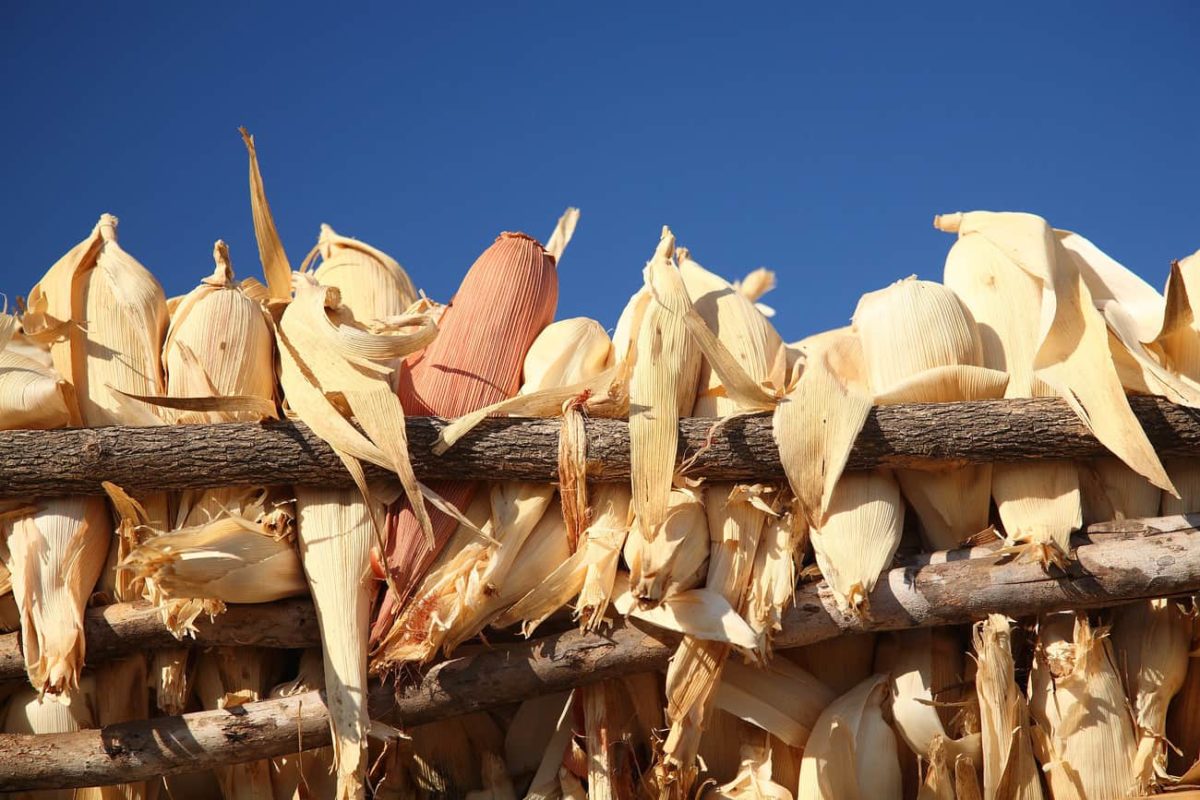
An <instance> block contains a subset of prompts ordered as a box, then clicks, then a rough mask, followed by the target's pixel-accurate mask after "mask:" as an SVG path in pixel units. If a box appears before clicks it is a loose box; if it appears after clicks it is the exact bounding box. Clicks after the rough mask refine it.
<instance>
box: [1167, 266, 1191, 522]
mask: <svg viewBox="0 0 1200 800" xmlns="http://www.w3.org/2000/svg"><path fill="white" fill-rule="evenodd" d="M1177 267H1178V273H1179V279H1180V280H1181V281H1182V283H1183V285H1184V287H1185V289H1186V291H1187V295H1188V297H1193V298H1198V299H1200V251H1197V252H1196V253H1194V254H1192V255H1190V256H1188V257H1187V258H1183V259H1180V260H1179V263H1178V265H1177ZM1160 346H1161V348H1162V351H1163V356H1164V359H1165V360H1166V361H1167V363H1169V364H1170V365H1171V366H1172V367H1173V368H1174V369H1176V370H1178V372H1179V373H1180V374H1181V375H1183V376H1185V377H1187V378H1190V379H1192V380H1193V381H1200V320H1197V319H1195V318H1193V319H1192V322H1191V324H1189V325H1187V326H1184V327H1181V328H1180V329H1179V330H1177V331H1174V332H1173V333H1172V334H1171V335H1169V336H1166V337H1163V339H1162V340H1161V341H1160ZM1166 467H1167V473H1168V474H1169V475H1170V476H1171V482H1172V483H1174V484H1175V489H1176V490H1177V491H1178V493H1179V496H1178V497H1175V496H1174V495H1172V494H1171V493H1170V492H1163V493H1162V513H1164V514H1192V513H1195V512H1197V511H1200V463H1197V462H1196V461H1195V460H1193V459H1182V458H1173V459H1169V460H1168V461H1166Z"/></svg>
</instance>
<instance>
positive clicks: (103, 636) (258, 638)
mask: <svg viewBox="0 0 1200 800" xmlns="http://www.w3.org/2000/svg"><path fill="white" fill-rule="evenodd" d="M196 628H197V633H196V636H195V638H192V637H190V636H189V637H186V638H184V639H183V640H182V641H180V640H178V639H176V638H175V637H174V636H172V635H171V632H170V631H168V630H167V627H166V626H165V625H163V623H162V619H161V618H160V617H159V612H158V610H157V609H156V608H155V607H154V606H152V605H150V604H149V603H145V602H140V603H116V604H114V605H108V606H102V607H100V608H89V609H88V610H87V614H86V616H85V617H84V621H83V632H84V641H86V642H87V663H88V664H97V663H99V662H101V661H107V660H109V659H112V658H116V657H118V656H123V655H128V654H129V653H133V652H136V651H138V650H158V649H162V648H166V647H179V646H181V645H183V646H188V645H196V644H201V645H206V646H217V645H222V646H229V647H238V646H240V645H249V644H253V645H257V646H259V647H284V648H300V647H315V646H317V645H319V644H320V643H321V634H320V630H319V628H318V627H317V615H316V613H315V612H314V611H313V606H312V603H311V602H309V601H308V600H306V599H295V600H280V601H279V602H277V603H264V604H262V605H245V606H238V605H231V606H229V607H228V609H227V610H226V611H225V613H224V614H222V615H221V616H219V617H217V618H216V620H209V619H208V618H207V617H201V618H200V619H198V620H196ZM24 676H25V659H24V656H22V654H21V635H20V634H19V633H8V634H4V635H3V636H0V680H10V679H13V678H23V677H24Z"/></svg>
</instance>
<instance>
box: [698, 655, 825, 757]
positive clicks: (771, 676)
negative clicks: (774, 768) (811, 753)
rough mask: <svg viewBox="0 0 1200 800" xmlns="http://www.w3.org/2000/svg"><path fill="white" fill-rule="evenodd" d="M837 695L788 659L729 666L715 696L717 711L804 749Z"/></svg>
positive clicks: (733, 662)
mask: <svg viewBox="0 0 1200 800" xmlns="http://www.w3.org/2000/svg"><path fill="white" fill-rule="evenodd" d="M836 698H837V694H836V693H835V692H834V691H833V690H832V689H830V688H829V687H828V686H826V685H825V684H824V683H822V682H821V681H819V680H817V679H816V678H815V677H813V676H812V675H811V674H809V673H808V672H806V671H805V670H803V669H801V668H800V667H798V666H796V665H795V664H793V663H792V662H790V661H788V660H787V659H774V660H773V661H772V662H771V663H770V664H768V665H765V666H761V667H760V666H755V665H750V664H745V663H742V662H741V661H740V660H738V659H730V660H729V661H727V662H726V664H725V667H724V669H723V670H722V672H721V682H720V684H719V685H718V687H717V690H716V693H715V695H714V699H713V702H714V705H715V707H716V708H718V709H720V710H722V711H724V712H726V713H728V714H732V715H734V716H735V717H738V718H739V719H742V720H744V721H746V722H749V723H750V724H752V725H754V726H756V727H758V728H761V729H762V730H764V731H767V732H768V733H770V734H771V735H772V736H774V737H776V738H778V739H779V740H780V741H782V742H783V743H785V744H786V745H788V746H789V747H795V748H801V749H802V748H803V747H804V744H805V742H807V741H808V736H809V733H810V732H811V731H812V728H813V725H815V724H816V721H817V719H818V717H820V715H821V712H822V711H824V710H825V708H826V706H828V705H829V704H830V703H832V702H833V701H834V699H836Z"/></svg>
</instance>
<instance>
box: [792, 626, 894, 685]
mask: <svg viewBox="0 0 1200 800" xmlns="http://www.w3.org/2000/svg"><path fill="white" fill-rule="evenodd" d="M876 638H877V637H876V634H874V633H851V634H847V635H845V636H838V637H836V638H833V639H826V640H825V641H823V642H817V643H816V644H810V645H805V646H804V647H797V648H795V649H794V650H784V651H783V653H782V655H783V657H785V658H787V659H788V660H790V661H792V662H793V663H794V664H796V665H797V666H799V667H801V668H802V669H804V670H805V671H806V672H808V673H809V674H811V675H812V676H813V677H815V678H816V679H817V680H819V681H820V682H821V683H823V684H825V685H826V686H828V687H829V688H830V689H832V690H833V691H834V693H835V694H837V695H838V696H839V697H840V696H841V695H843V694H845V693H846V692H848V691H850V690H851V689H853V688H854V687H855V686H857V685H858V684H860V683H862V682H863V681H864V680H866V679H867V678H868V677H870V676H871V674H872V673H873V672H874V671H875V668H874V664H875V644H876Z"/></svg>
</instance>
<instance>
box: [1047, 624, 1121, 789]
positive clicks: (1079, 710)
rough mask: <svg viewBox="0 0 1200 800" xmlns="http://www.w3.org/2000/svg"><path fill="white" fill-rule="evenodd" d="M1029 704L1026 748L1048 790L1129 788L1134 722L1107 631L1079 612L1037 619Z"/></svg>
mask: <svg viewBox="0 0 1200 800" xmlns="http://www.w3.org/2000/svg"><path fill="white" fill-rule="evenodd" d="M1029 710H1030V713H1031V714H1032V716H1033V719H1034V720H1035V721H1036V722H1037V727H1036V728H1034V729H1033V747H1034V753H1035V754H1036V755H1037V758H1038V761H1040V762H1041V764H1042V767H1043V769H1044V770H1045V771H1046V774H1047V777H1048V780H1049V786H1050V793H1051V795H1052V796H1054V797H1079V798H1081V799H1082V800H1097V799H1099V800H1104V799H1105V798H1119V797H1128V796H1130V794H1132V793H1134V792H1135V789H1136V776H1135V774H1134V771H1133V767H1134V759H1135V756H1136V754H1137V747H1138V745H1137V734H1136V729H1135V726H1134V720H1133V717H1132V715H1131V714H1130V712H1129V707H1128V705H1127V704H1126V701H1125V691H1124V689H1123V688H1122V686H1121V677H1120V674H1119V673H1118V671H1117V668H1116V665H1115V664H1114V662H1113V657H1112V651H1111V648H1110V646H1109V643H1108V640H1107V637H1106V636H1105V633H1104V632H1103V631H1096V630H1094V629H1093V628H1092V626H1091V624H1090V623H1089V622H1088V620H1087V617H1086V615H1084V614H1078V615H1077V614H1075V613H1072V612H1063V613H1060V614H1050V615H1047V616H1045V617H1043V618H1042V620H1041V623H1040V624H1039V626H1038V643H1037V651H1036V653H1035V658H1034V664H1033V670H1032V671H1031V672H1030V675H1029Z"/></svg>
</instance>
